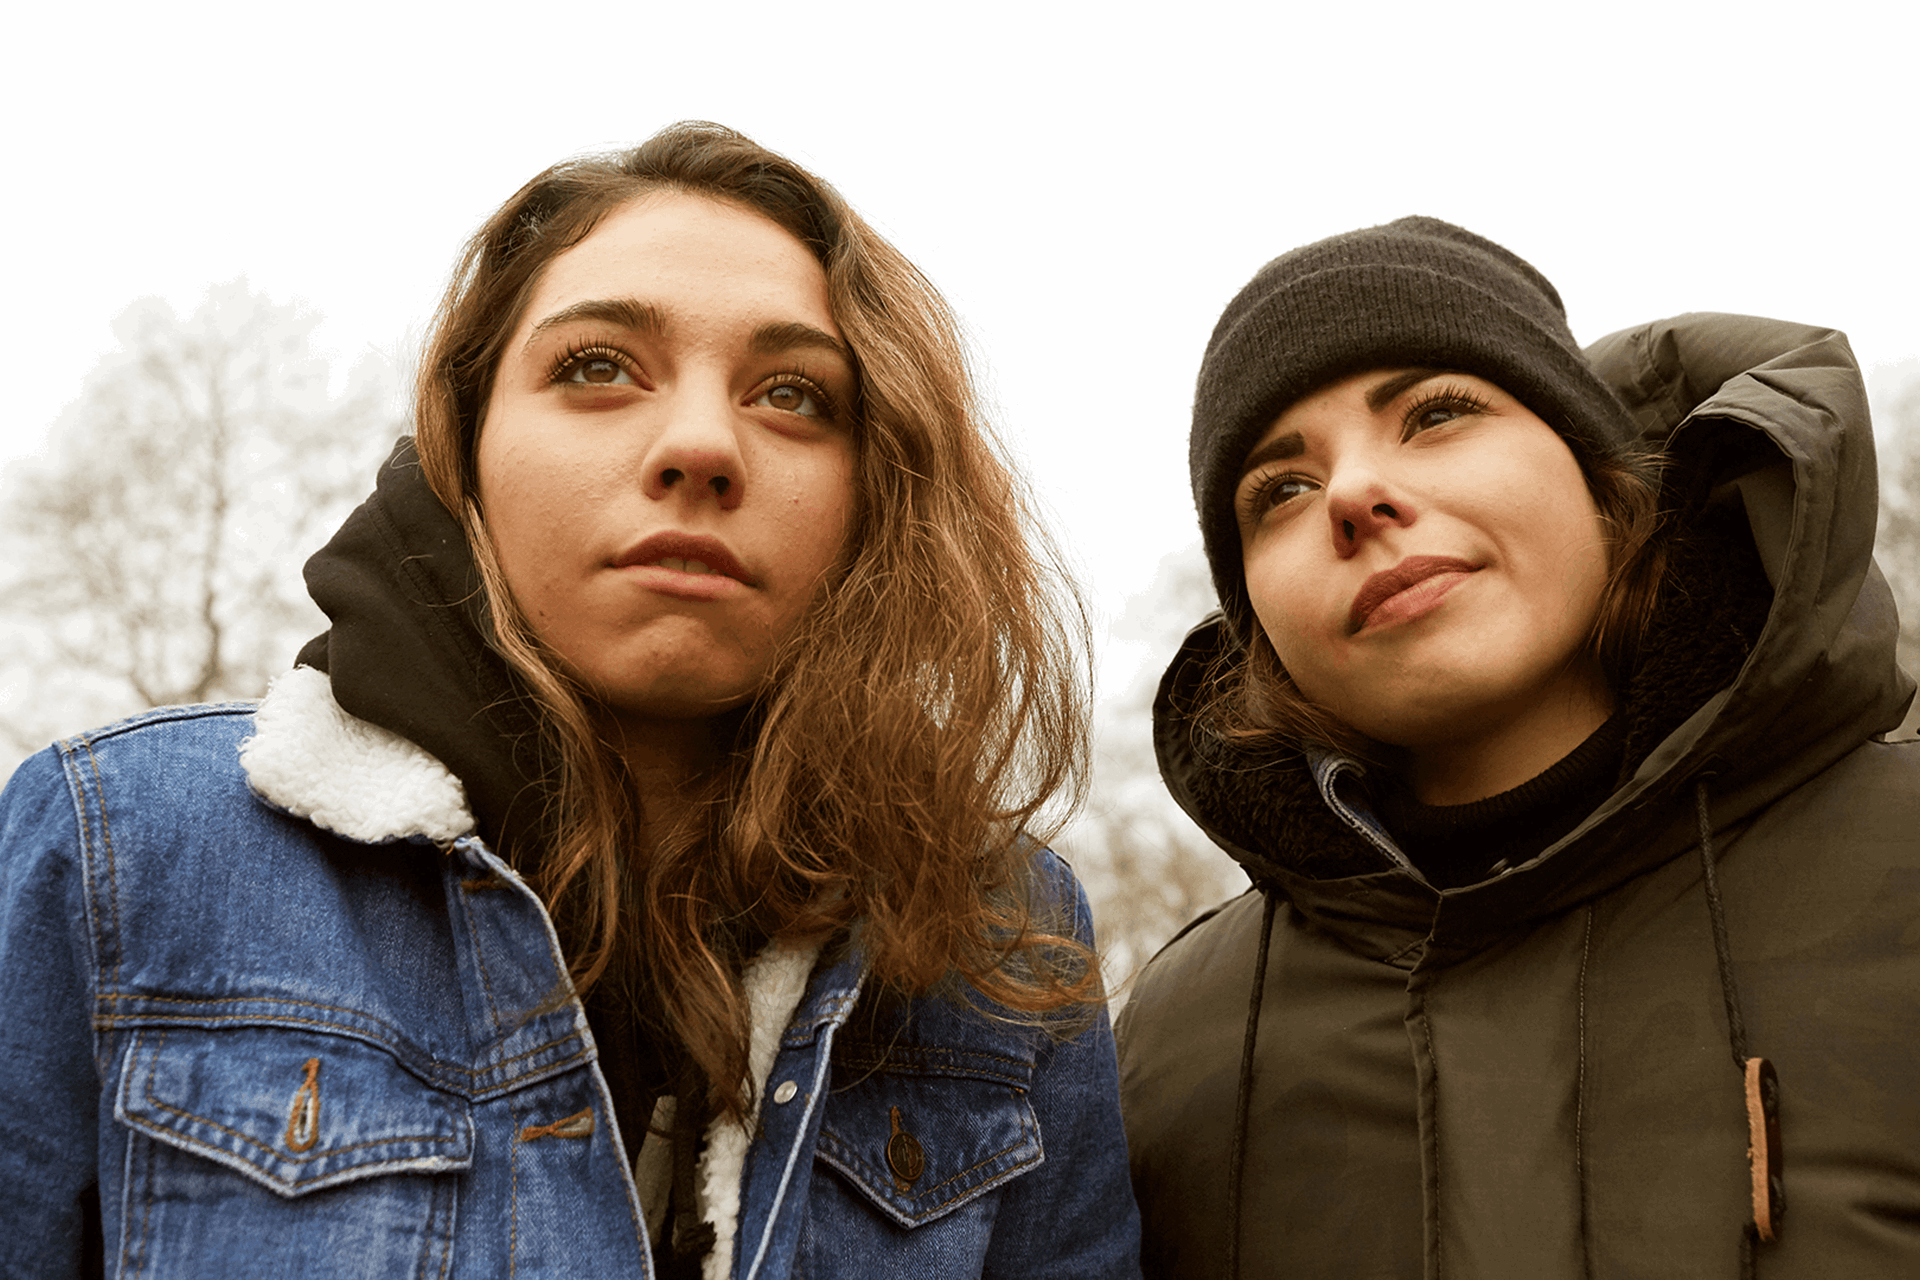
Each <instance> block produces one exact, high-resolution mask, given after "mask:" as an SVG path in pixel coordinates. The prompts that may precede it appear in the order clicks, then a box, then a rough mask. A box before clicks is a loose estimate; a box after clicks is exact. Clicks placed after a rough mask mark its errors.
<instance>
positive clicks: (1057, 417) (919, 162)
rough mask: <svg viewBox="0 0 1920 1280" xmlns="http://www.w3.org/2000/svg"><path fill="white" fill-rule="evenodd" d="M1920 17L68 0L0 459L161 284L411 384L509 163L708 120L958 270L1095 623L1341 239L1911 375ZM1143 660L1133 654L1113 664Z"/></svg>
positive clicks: (13, 31)
mask: <svg viewBox="0 0 1920 1280" xmlns="http://www.w3.org/2000/svg"><path fill="white" fill-rule="evenodd" d="M1915 12H1916V11H1915V9H1914V8H1913V7H1912V6H1907V5H1899V6H1893V5H1885V6H1882V5H1865V4H1851V3H1846V2H1845V0H1841V2H1839V3H1834V4H1830V5H1828V6H1825V7H1824V8H1823V9H1822V10H1815V9H1813V8H1812V7H1809V6H1804V5H1791V6H1789V5H1781V4H1767V3H1742V4H1738V5H1734V4H1688V3H1671V2H1669V3H1658V4H1651V3H1640V2H1638V0H1632V2H1628V3H1609V4H1604V5H1598V4H1589V5H1586V6H1579V7H1573V6H1553V7H1551V8H1549V7H1548V6H1544V5H1539V4H1537V3H1535V4H1526V5H1520V4H1514V5H1497V4H1472V3H1467V4H1450V5H1431V4H1423V5H1410V4H1400V3H1390V2H1388V3H1381V2H1375V3H1368V4H1364V5H1360V4H1356V5H1334V4H1331V3H1320V4H1314V5H1311V6H1306V5H1293V4H1286V3H1277V4H1276V3H1268V4H1261V5H1254V6H1246V7H1245V8H1243V7H1241V6H1224V5H1214V4H1205V3H1201V4H1189V5H1185V6H1179V7H1172V6H1169V7H1167V8H1164V9H1158V8H1156V9H1149V8H1145V7H1128V6H1121V5H1112V4H1108V5H1098V6H1095V5H1084V6H1082V5H1043V4H1031V3H1030V4H1025V5H1013V4H1000V3H974V4H967V5H955V6H946V7H938V8H935V7H927V6H908V5H834V4H806V3H796V4H787V5H756V4H724V3H698V4H696V3H684V4H677V5H663V4H632V3H622V4H612V5H594V4H577V3H564V2H563V3H543V4H540V5H537V6H535V5H520V6H507V5H497V4H482V3H473V4H464V5H459V6H451V5H449V6H444V7H439V6H414V5H407V4H364V3H331V4H328V5H326V6H324V7H322V6H315V7H312V8H308V9H302V8H298V7H284V6H262V5H257V4H249V5H239V4H232V5H220V4H197V3H191V2H189V3H183V4H174V5H141V6H138V7H135V6H129V5H112V4H108V5H92V6H87V7H83V8H79V9H67V10H65V11H64V12H62V13H61V14H60V15H59V16H55V14H54V9H53V7H52V6H50V5H44V4H43V5H42V6H40V12H39V15H38V16H33V17H27V18H21V17H14V18H11V19H9V20H8V23H7V29H6V37H5V41H4V46H5V50H6V52H5V54H4V55H0V56H3V59H4V61H3V62H0V108H3V109H4V120H5V121H6V123H5V126H4V172H5V174H6V183H7V198H6V199H5V200H4V202H3V204H4V212H3V213H0V218H4V219H5V230H6V233H7V234H6V252H5V254H4V256H3V257H0V263H3V264H4V265H0V271H4V284H5V295H4V296H5V303H6V305H5V306H4V307H3V308H0V317H3V318H0V325H4V329H3V330H0V353H3V354H0V359H4V362H5V363H4V374H5V385H6V387H7V388H8V392H9V397H8V398H9V400H10V404H9V406H8V408H7V411H6V412H5V413H4V414H0V460H4V459H6V458H9V457H14V456H18V455H20V454H22V453H25V452H29V451H32V450H34V449H35V448H37V447H38V446H39V444H40V442H41V441H42V440H43V439H44V438H45V437H46V433H47V432H48V430H49V428H50V427H51V425H52V424H53V423H54V422H55V420H56V419H57V417H58V415H59V413H60V410H61V408H62V406H63V405H64V404H65V403H67V402H68V401H69V400H71V399H72V397H73V396H74V394H75V393H76V392H77V390H78V387H79V383H80V380H81V378H82V377H83V376H84V374H85V373H86V372H87V370H88V369H89V368H90V367H91V366H92V365H93V364H94V363H95V361H97V360H98V359H99V358H100V357H101V356H102V355H103V354H104V353H106V352H107V351H108V350H109V349H110V348H111V346H112V341H113V340H112V335H111V332H110V330H109V322H110V321H111V319H112V318H113V317H114V316H115V315H116V314H118V313H119V312H120V311H121V310H122V309H123V308H125V307H126V305H127V304H128V303H129V302H131V301H133V300H134V299H135V298H138V297H141V296H143V295H148V294H158V295H161V296H163V297H165V298H167V299H168V300H169V301H170V302H172V303H173V305H174V306H176V307H177V308H179V309H181V310H182V311H185V310H190V309H191V308H192V307H193V305H194V304H195V303H196V301H197V300H198V299H199V297H200V295H201V294H202V292H203V291H204V290H205V288H206V286H207V285H208V284H209V283H211V282H213V281H218V280H224V279H230V278H233V277H235V276H238V275H241V274H243V273H244V274H245V275H247V276H248V277H249V278H250V279H251V281H252V283H253V285H254V286H255V287H256V288H260V289H263V290H265V291H267V292H269V293H271V294H273V295H275V296H276V297H279V298H282V299H287V298H297V299H300V300H301V301H302V302H304V303H305V304H306V305H309V306H311V307H312V308H313V309H315V310H317V311H319V312H321V313H323V314H324V315H326V316H327V317H328V322H327V324H326V326H325V328H324V329H323V330H322V334H323V338H324V340H325V342H326V343H327V344H328V345H329V346H331V347H332V348H333V349H334V350H335V351H336V352H337V353H338V354H339V355H340V356H341V357H342V360H343V367H344V362H345V361H348V360H351V359H355V358H362V357H371V358H377V359H382V360H387V361H391V362H393V363H394V364H395V365H396V366H397V367H398V368H399V369H400V370H402V371H403V372H404V371H406V370H407V369H409V368H410V364H411V361H412V359H413V357H414V353H415V348H416V346H417V343H418V340H419V336H420V334H421V332H422V330H423V328H424V326H425V323H426V321H427V318H428V316H429V315H430V313H431V309H432V306H433V304H434V303H435V301H436V300H437V297H438V294H439V291H440V288H441V285H442V283H443V281H444V277H445V272H446V270H447V269H448V267H449V266H450V264H451V262H452V260H453V256H454V254H455V251H456V249H457V248H458V246H459V244H460V243H461V241H462V240H463V239H464V237H465V236H466V235H467V234H469V233H470V232H471V231H472V230H473V228H474V227H475V226H476V225H477V224H478V223H479V222H480V220H481V219H482V218H483V217H485V215H486V214H487V213H488V212H489V211H490V210H491V209H492V208H493V207H495V206H496V205H497V204H499V203H500V202H501V201H502V200H503V199H504V198H505V197H506V196H507V195H508V194H510V193H511V192H512V191H513V190H514V189H515V188H516V187H517V186H518V185H519V184H520V183H521V182H523V181H524V180H526V179H527V178H528V177H530V176H532V175H533V174H534V173H535V172H536V171H538V170H539V169H540V168H542V167H544V166H545V165H547V164H548V163H551V162H552V161H554V160H556V159H559V158H561V157H562V156H565V155H568V154H571V153H574V152H578V151H582V150H591V149H600V148H605V147H610V146H615V145H619V144H622V143H629V142H633V141H636V140H638V139H640V138H642V137H644V136H646V135H647V134H649V133H651V132H653V131H654V130H655V129H657V128H659V127H660V126H662V125H664V124H667V123H669V122H671V121H673V120H676V119H681V118H686V117H701V118H708V119H714V120H719V121H721V122H723V123H726V124H730V125H732V126H734V127H736V128H739V129H742V130H744V131H745V132H747V133H749V134H751V135H753V136H754V137H756V138H757V139H758V140H760V141H762V142H764V143H766V144H768V145H770V146H773V147H774V148H776V149H778V150H781V151H784V152H787V153H788V154H790V155H792V156H794V157H795V158H797V159H799V160H800V161H801V162H802V163H805V164H807V165H809V166H811V167H813V168H815V169H816V170H817V171H819V172H820V173H822V174H823V175H824V176H826V177H827V178H829V179H830V180H832V181H833V182H834V183H836V184H837V185H838V186H839V187H840V188H841V189H842V190H843V191H844V192H845V193H846V194H847V195H848V196H849V198H850V199H851V200H852V201H853V202H854V204H855V205H856V206H857V207H859V208H860V209H861V210H862V211H863V212H864V213H865V214H866V215H867V216H868V217H869V218H870V219H871V220H872V221H873V222H875V223H876V224H877V225H878V226H879V227H880V228H881V230H882V231H883V232H885V233H886V234H888V235H889V236H890V237H891V238H893V239H894V240H895V242H896V243H897V244H898V245H899V246H900V247H901V248H902V249H903V250H904V251H905V252H906V253H907V254H908V256H909V257H911V258H913V259H914V260H915V261H916V262H917V263H919V265H920V266H921V267H922V269H923V270H924V271H925V272H926V273H927V274H928V275H929V276H930V277H931V278H932V279H933V280H934V282H935V283H936V284H937V285H939V286H940V287H941V288H942V289H943V290H944V291H945V292H946V293H947V295H948V296H949V298H950V300H951V301H952V302H953V303H954V305H955V307H956V308H957V310H958V311H959V312H960V314H961V316H962V318H963V319H964V321H965V323H966V325H967V328H968V332H969V335H970V337H971V339H972V341H973V342H974V344H975V348H976V350H977V352H978V354H979V356H980V359H981V369H982V372H983V375H984V377H985V380H986V383H987V386H988V387H989V390H990V392H991V395H992V398H993V401H994V403H995V404H997V406H998V408H999V411H1000V413H999V420H1000V425H1001V427H1002V429H1003V431H1004V432H1005V434H1006V436H1007V439H1008V441H1009V444H1010V446H1011V448H1012V449H1013V451H1014V453H1015V454H1016V456H1017V457H1018V458H1019V459H1020V460H1021V463H1022V465H1023V466H1024V467H1025V468H1026V469H1028V471H1029V473H1030V475H1031V477H1032V479H1033V482H1034V484H1035V487H1036V489H1037V490H1038V492H1039V494H1040V496H1041V499H1042V502H1043V504H1044V506H1045V508H1046V509H1047V512H1048V516H1049V519H1050V522H1051V523H1052V525H1053V526H1054V528H1055V530H1056V532H1057V534H1058V535H1059V537H1060V539H1061V540H1062V542H1063V543H1064V544H1065V545H1066V547H1067V550H1068V553H1069V555H1070V557H1071V558H1072V560H1073V562H1074V563H1075V564H1076V566H1077V567H1078V568H1079V570H1080V572H1081V573H1082V575H1083V577H1084V580H1085V582H1086V585H1087V588H1088V594H1089V597H1090V600H1091V602H1092V603H1093V605H1094V607H1095V610H1096V616H1097V618H1099V619H1100V620H1101V621H1102V624H1103V626H1104V622H1105V621H1106V620H1110V619H1111V618H1113V617H1115V616H1117V615H1119V614H1120V613H1121V611H1122V610H1124V608H1125V607H1126V603H1127V601H1128V599H1129V597H1130V596H1133V595H1134V594H1136V593H1138V592H1139V591H1140V590H1141V589H1142V588H1143V587H1144V586H1145V585H1146V583H1147V582H1148V581H1149V579H1150V578H1151V577H1152V575H1153V572H1154V569H1155V566H1156V564H1157V563H1158V562H1159V561H1160V559H1161V558H1162V557H1163V556H1165V555H1166V554H1167V553H1168V552H1170V551H1173V550H1175V549H1177V548H1183V547H1188V546H1190V545H1191V544H1192V543H1193V542H1194V541H1195V538H1194V534H1193V518H1192V511H1191V506H1190V502H1189V498H1188V496H1187V493H1188V491H1187V484H1186V453H1185V438H1186V413H1187V407H1188V403H1189V396H1190V394H1191V385H1192V377H1193V373H1194V370H1195V368H1196V366H1197V363H1198V359H1199V353H1200V350H1201V347H1202V345H1203V344H1204V342H1205V340H1206V337H1207V334H1208V331H1209V329H1210V328H1211V326H1212V323H1213V320H1214V318H1215V316H1216V315H1217V314H1218V312H1219V310H1220V308H1221V307H1222V306H1223V305H1224V303H1225V302H1226V300H1227V299H1228V297H1230V296H1231V295H1232V293H1233V292H1234V291H1235V290H1236V289H1237V288H1238V287H1239V286H1240V284H1241V283H1243V282H1244V280H1245V279H1246V278H1247V277H1248V276H1249V275H1250V274H1251V273H1252V272H1253V271H1254V270H1255V269H1256V268H1257V267H1258V266H1259V265H1260V264H1261V263H1262V262H1263V261H1265V260H1266V259H1268V258H1270V257H1272V256H1273V255H1275V254H1277V253H1279V252H1281V251H1283V250H1285V249H1287V248H1289V247H1291V246H1293V245H1296V244H1299V243H1302V242H1305V241H1307V240H1311V239H1315V238H1318V237H1320V236H1323V235H1327V234H1331V233H1334V232H1338V231H1343V230H1347V229H1350V228H1353V227H1356V226H1361V225H1367V224H1372V223H1377V222H1382V221H1386V220H1389V219H1392V218H1394V217H1398V216H1400V215H1402V214H1407V213H1415V212H1418V213H1427V214H1433V215H1436V216H1440V217H1444V218H1448V219H1450V220H1453V221H1456V222H1459V223H1462V224H1464V225H1466V226H1468V227H1470V228H1472V229H1474V230H1476V231H1479V232H1481V233H1482V234H1485V235H1488V236H1490V237H1492V238H1493V239H1495V240H1498V241H1500V242H1502V243H1504V244H1506V245H1507V246H1508V247H1510V248H1512V249H1513V250H1515V251H1516V252H1518V253H1520V254H1522V255H1523V256H1525V257H1526V258H1528V259H1530V260H1531V261H1532V262H1533V263H1534V264H1535V265H1537V266H1538V267H1540V268H1541V269H1542V270H1543V271H1544V272H1545V273H1546V274H1547V275H1548V276H1549V277H1550V278H1551V279H1553V280H1554V281H1555V283H1556V284H1557V285H1558V286H1559V288H1560V291H1561V293H1562V295H1563V296H1564V297H1565V298H1566V299H1567V302H1568V307H1569V311H1570V314H1571V319H1572V324H1573V329H1574V332H1575V334H1576V335H1577V336H1579V337H1580V338H1581V339H1582V340H1583V341H1584V340H1591V339H1593V338H1596V337H1598V336H1600V335H1601V334H1603V333H1605V332H1608V331H1609V330H1611V329H1614V328H1617V327H1620V326H1622V325H1626V324H1629V323H1634V322H1637V321H1640V320H1645V319H1650V318H1653V317H1655V316H1657V315H1663V314H1668V313H1672V312H1677V311H1684V310H1728V311H1747V312H1757V313H1762V314H1776V315H1782V316H1787V317H1791V318H1794V319H1801V320H1807V321H1814V322H1820V323H1827V324H1833V325H1836V326H1839V327H1841V328H1844V329H1846V330H1847V331H1848V332H1849V333H1850V334H1851V335H1852V337H1853V339H1854V344H1855V348H1856V350H1857V351H1858V353H1859V355H1860V356H1861V358H1862V360H1863V362H1865V363H1866V364H1867V365H1868V366H1869V368H1870V369H1871V370H1872V371H1873V374H1874V379H1875V386H1876V390H1878V391H1880V393H1881V394H1882V396H1885V395H1886V394H1887V393H1888V391H1889V390H1890V389H1891V388H1892V386H1893V385H1895V383H1896V382H1897V381H1899V380H1900V379H1901V378H1903V377H1907V376H1912V373H1913V370H1914V368H1915V366H1914V365H1913V360H1914V358H1915V357H1916V356H1920V251H1917V250H1916V247H1915V234H1914V228H1915V225H1916V223H1917V222H1920V217H1917V216H1916V199H1915V196H1914V187H1915V181H1916V164H1915V153H1916V147H1915V140H1914V134H1915V125H1916V123H1920V106H1917V105H1916V93H1915V88H1914V81H1913V67H1914V65H1915V48H1916V41H1915V37H1916V35H1920V20H1916V18H1915V17H1914V16H1913V15H1914V14H1915ZM1817 13H1824V14H1825V16H1824V17H1820V16H1816V14H1817ZM1903 362H1905V363H1904V364H1903ZM1137 647H1138V646H1133V645H1128V644H1125V643H1109V644H1108V646H1107V649H1106V656H1105V661H1104V663H1103V670H1102V677H1103V681H1104V683H1105V686H1106V689H1107V690H1108V691H1117V690H1118V688H1119V687H1120V686H1123V685H1125V684H1127V683H1128V682H1130V681H1131V680H1132V678H1133V676H1134V673H1135V670H1136V668H1137V667H1138V666H1139V664H1140V663H1141V662H1142V661H1143V660H1148V659H1144V656H1143V655H1141V654H1139V653H1137V652H1134V650H1135V649H1137Z"/></svg>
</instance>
